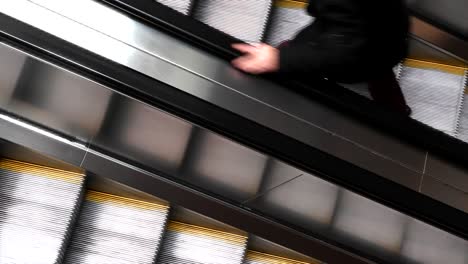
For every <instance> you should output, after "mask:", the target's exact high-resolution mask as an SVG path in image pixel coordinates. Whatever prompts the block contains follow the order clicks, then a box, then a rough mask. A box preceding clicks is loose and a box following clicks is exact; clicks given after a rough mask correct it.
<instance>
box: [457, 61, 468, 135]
mask: <svg viewBox="0 0 468 264" xmlns="http://www.w3.org/2000/svg"><path fill="white" fill-rule="evenodd" d="M463 83H464V84H463V87H464V97H463V101H462V103H461V104H462V106H461V109H460V116H459V120H458V127H457V137H458V138H459V139H460V140H463V141H465V142H468V102H467V101H466V99H465V97H466V95H467V93H468V69H466V70H465V75H464V80H463Z"/></svg>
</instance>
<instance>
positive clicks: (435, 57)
mask: <svg viewBox="0 0 468 264" xmlns="http://www.w3.org/2000/svg"><path fill="white" fill-rule="evenodd" d="M408 58H411V59H416V60H422V61H431V62H436V63H441V64H446V65H453V66H459V67H467V61H463V60H462V59H460V58H457V57H456V56H453V55H451V54H448V53H447V51H444V50H442V49H441V48H439V47H436V46H434V44H431V43H427V42H426V41H424V40H422V39H419V38H417V37H412V38H410V39H409V51H408Z"/></svg>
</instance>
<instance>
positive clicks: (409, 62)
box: [403, 59, 467, 75]
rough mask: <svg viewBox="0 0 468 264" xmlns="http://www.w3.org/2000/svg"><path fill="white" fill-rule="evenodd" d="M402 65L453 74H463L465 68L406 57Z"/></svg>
mask: <svg viewBox="0 0 468 264" xmlns="http://www.w3.org/2000/svg"><path fill="white" fill-rule="evenodd" d="M403 65H405V66H408V67H413V68H420V69H434V70H439V71H444V72H448V73H451V74H455V75H464V74H465V71H466V70H467V68H464V67H458V66H452V65H446V64H440V63H435V62H428V61H421V60H414V59H406V60H405V61H404V62H403Z"/></svg>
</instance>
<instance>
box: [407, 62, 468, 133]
mask: <svg viewBox="0 0 468 264" xmlns="http://www.w3.org/2000/svg"><path fill="white" fill-rule="evenodd" d="M463 74H464V70H463V69H461V68H456V67H450V66H444V65H438V64H434V63H427V62H421V61H415V60H406V61H405V62H404V64H403V67H402V70H401V73H400V76H399V77H400V78H399V82H400V85H401V87H402V89H403V93H404V94H405V97H406V100H407V103H408V105H409V106H410V107H411V108H412V110H413V114H412V118H414V119H416V120H419V121H421V122H422V123H425V124H427V125H429V126H431V127H433V128H435V129H438V130H440V131H442V132H445V133H447V134H449V135H452V136H455V134H456V130H457V126H458V121H459V120H458V119H459V113H460V111H461V107H462V101H463V98H464V75H463Z"/></svg>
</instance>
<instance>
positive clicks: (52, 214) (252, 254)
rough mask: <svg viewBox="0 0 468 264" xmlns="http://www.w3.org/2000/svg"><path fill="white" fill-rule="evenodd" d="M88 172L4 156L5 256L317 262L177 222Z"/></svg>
mask: <svg viewBox="0 0 468 264" xmlns="http://www.w3.org/2000/svg"><path fill="white" fill-rule="evenodd" d="M85 178H86V175H85V174H82V173H77V172H72V171H65V170H61V169H56V168H51V167H45V166H41V165H36V164H30V163H25V162H20V161H15V160H9V159H2V160H1V161H0V183H1V186H2V189H1V191H2V192H1V195H2V203H1V207H0V208H1V212H2V218H1V220H0V227H1V230H2V233H1V238H2V239H1V240H0V248H1V249H2V250H1V251H0V261H1V263H44V264H46V263H102V264H104V263H250V264H253V263H258V264H260V263H265V264H267V263H272V264H274V263H285V264H289V263H291V264H299V263H304V264H305V263H319V262H316V261H314V260H312V259H310V261H307V262H302V261H295V260H292V259H287V258H282V257H279V256H274V255H270V254H266V253H260V252H256V251H252V250H249V249H248V247H247V246H248V245H247V238H248V236H247V234H244V233H239V232H240V231H236V232H234V233H230V232H226V231H223V230H216V229H212V228H206V227H202V226H196V225H193V224H187V223H182V222H178V221H174V220H173V219H171V217H174V214H172V215H171V217H170V210H169V209H170V206H169V205H168V204H167V203H165V202H163V201H154V200H155V199H153V201H151V202H148V201H147V200H148V198H146V200H145V199H141V198H140V200H138V199H135V198H128V197H123V196H118V195H113V194H107V193H103V192H97V191H92V190H89V189H88V186H87V184H86V181H85ZM123 188H125V187H120V189H123ZM115 191H116V190H115V189H114V192H115ZM231 232H232V231H231Z"/></svg>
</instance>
